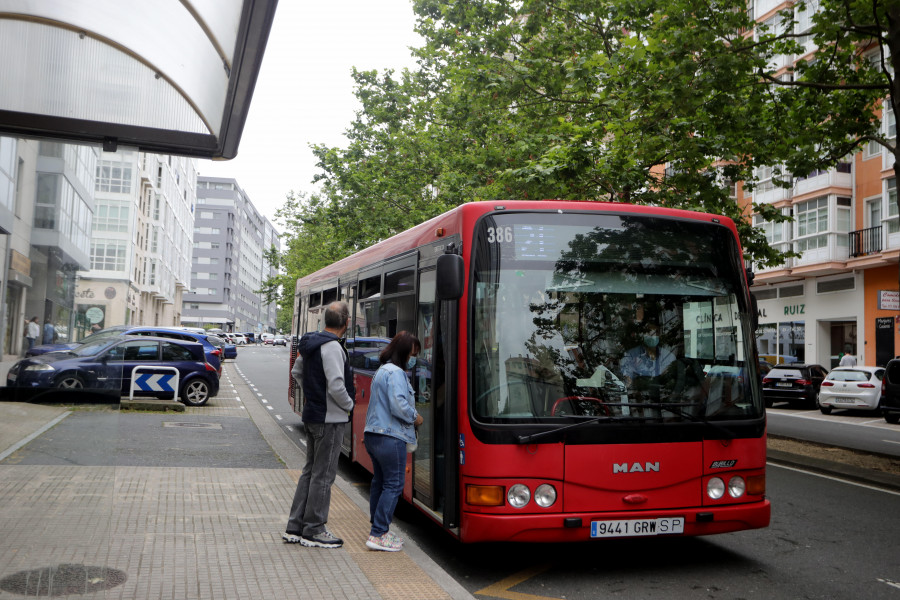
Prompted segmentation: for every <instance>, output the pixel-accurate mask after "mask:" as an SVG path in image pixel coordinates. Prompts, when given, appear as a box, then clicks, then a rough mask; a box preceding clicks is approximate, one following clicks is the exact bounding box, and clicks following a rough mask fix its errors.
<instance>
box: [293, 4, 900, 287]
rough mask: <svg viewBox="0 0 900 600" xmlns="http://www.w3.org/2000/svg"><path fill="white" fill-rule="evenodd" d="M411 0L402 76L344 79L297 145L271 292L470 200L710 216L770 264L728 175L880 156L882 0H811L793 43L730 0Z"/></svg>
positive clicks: (886, 85) (785, 19) (889, 16)
mask: <svg viewBox="0 0 900 600" xmlns="http://www.w3.org/2000/svg"><path fill="white" fill-rule="evenodd" d="M413 4H414V10H415V12H416V13H417V15H418V24H417V30H418V32H419V33H420V34H421V35H422V37H423V39H424V40H425V43H424V45H423V46H422V47H420V48H418V49H415V50H414V55H415V57H416V59H417V63H418V67H417V68H416V69H413V70H407V71H404V72H402V73H400V74H399V75H398V74H396V73H395V72H393V71H384V72H383V73H378V72H374V71H354V72H353V74H352V76H353V78H354V80H355V84H356V88H355V90H356V91H355V95H356V97H357V99H358V101H359V104H360V109H359V111H358V112H357V114H356V118H355V119H354V121H353V123H352V124H351V125H350V126H349V129H348V130H347V132H346V134H347V140H348V141H347V144H346V146H345V147H340V148H337V147H335V148H332V147H326V146H321V145H320V146H315V147H314V153H315V155H316V157H317V160H318V166H319V167H320V169H321V173H320V174H319V175H318V176H317V177H316V181H317V182H318V183H320V184H321V190H320V192H319V193H318V194H316V195H313V196H310V197H304V196H299V197H295V196H291V197H289V198H288V202H287V203H286V205H285V207H284V208H283V209H282V211H281V213H280V214H281V216H282V217H283V218H284V219H285V220H286V222H287V231H288V236H287V238H288V240H289V242H288V244H287V247H286V250H285V258H284V268H285V271H284V272H285V274H286V275H285V283H286V282H288V281H293V279H294V278H296V277H297V276H300V275H303V274H305V273H308V272H310V271H312V270H314V269H315V268H318V267H320V266H322V265H324V264H327V263H329V262H331V261H333V260H334V259H336V258H340V257H342V256H345V255H347V254H350V253H352V252H354V251H356V250H359V249H362V248H364V247H366V246H368V245H371V244H372V243H375V242H377V241H379V240H381V239H384V238H385V237H388V236H390V235H392V234H394V233H396V232H398V231H401V230H403V229H406V228H408V227H410V226H412V225H414V224H416V223H419V222H421V221H423V220H425V219H426V218H429V217H431V216H434V215H436V214H439V213H441V212H443V211H445V210H447V209H448V208H450V207H453V206H456V205H458V204H461V203H463V202H468V201H472V200H478V199H497V200H503V199H531V200H540V199H550V198H560V199H590V200H606V201H614V202H620V201H622V202H634V203H645V204H655V205H661V206H669V207H676V208H686V209H693V210H701V211H705V212H711V213H716V214H723V215H727V216H729V217H731V218H733V219H735V221H736V222H737V223H738V228H739V231H740V234H741V238H742V242H743V245H744V249H745V252H746V253H747V256H748V258H750V259H752V260H754V261H755V262H757V263H758V264H762V265H765V266H774V265H777V264H779V263H780V262H781V261H782V260H783V258H784V255H783V254H782V253H780V252H778V251H776V250H775V249H773V248H771V247H769V245H768V244H767V243H766V240H765V238H764V236H763V235H762V233H761V232H760V231H759V230H758V229H756V228H754V227H752V225H751V222H750V219H749V210H751V208H750V207H742V206H739V205H738V204H737V203H736V202H735V200H734V197H733V194H731V193H730V190H731V184H732V183H733V182H738V181H740V182H743V183H744V185H745V188H746V189H748V190H752V188H753V185H754V183H755V180H754V168H755V167H759V166H763V165H766V166H772V165H774V166H777V167H778V168H779V169H780V170H781V172H783V173H784V174H787V173H794V174H797V175H803V174H807V173H809V172H811V171H813V170H815V169H819V168H827V167H830V166H832V165H834V163H835V162H837V161H838V160H840V159H841V158H843V157H844V156H846V155H847V154H848V153H850V152H853V151H854V150H855V149H857V148H858V146H859V145H860V144H861V143H865V142H867V141H870V140H875V141H877V142H878V143H881V144H883V145H885V146H886V147H888V148H889V149H891V151H892V152H894V153H895V154H896V152H897V150H896V147H895V146H896V145H895V143H894V141H893V140H892V139H889V138H887V137H885V136H883V135H879V133H878V118H877V109H878V107H879V101H880V100H881V99H882V98H885V97H886V96H887V95H888V92H889V91H890V90H891V89H893V86H894V85H895V82H894V81H893V79H892V77H891V75H890V70H889V69H884V68H881V69H879V68H877V67H879V66H881V67H883V66H885V65H887V63H888V62H889V61H897V60H900V47H897V48H895V47H894V46H895V45H896V44H898V43H900V36H897V35H895V33H894V31H895V28H896V27H897V26H898V25H897V24H898V21H897V15H896V14H895V13H897V6H896V0H892V1H891V2H885V1H883V0H869V2H867V3H864V2H861V1H858V0H819V2H818V4H819V7H818V13H817V14H816V16H815V17H814V18H813V19H812V23H813V29H812V31H811V32H807V35H806V36H805V37H804V36H802V35H800V34H798V33H797V32H796V31H797V29H796V27H795V23H794V16H795V14H797V13H795V12H794V11H789V12H788V13H785V14H783V15H782V16H781V20H780V25H776V26H774V27H770V28H759V29H757V30H756V32H755V33H754V30H753V26H754V22H753V20H752V15H750V14H748V13H747V11H746V2H745V0H713V1H710V0H665V1H663V0H515V1H513V0H467V1H465V2H448V1H446V0H414V3H413ZM803 7H804V5H803V4H801V5H800V8H801V9H802V8H803ZM799 14H800V16H801V17H803V16H804V13H802V12H801V13H799ZM810 35H811V36H812V38H811V39H812V41H813V42H814V43H815V44H816V45H817V46H818V47H819V48H820V49H821V50H820V51H819V53H818V59H817V60H809V61H802V62H801V63H800V64H799V66H798V67H797V68H796V69H794V70H793V72H790V71H788V72H785V71H784V70H779V65H778V64H776V63H777V61H776V59H777V57H778V56H779V55H780V54H785V53H788V54H793V55H801V54H802V53H803V52H805V51H806V50H807V49H808V46H806V44H807V43H809V41H810V37H809V36H810ZM880 47H883V48H884V49H885V51H884V52H883V53H880V54H879V56H880V57H881V58H882V60H881V61H875V62H873V61H871V60H869V58H868V54H867V52H871V51H872V49H873V48H874V49H875V50H876V51H878V52H880V50H879V48H880ZM888 57H889V58H888ZM786 75H787V76H786ZM891 97H892V98H900V95H898V94H894V95H892V96H891ZM892 107H893V108H896V107H894V106H893V105H892ZM752 210H753V211H755V212H758V213H759V214H761V215H763V216H764V217H765V218H766V219H767V220H772V221H780V220H783V219H785V218H787V217H785V216H784V215H782V214H781V211H780V210H776V209H774V208H773V207H772V206H754V207H752ZM290 289H291V290H292V287H291V288H290Z"/></svg>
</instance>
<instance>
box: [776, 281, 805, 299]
mask: <svg viewBox="0 0 900 600" xmlns="http://www.w3.org/2000/svg"><path fill="white" fill-rule="evenodd" d="M802 295H803V284H802V283H801V284H800V285H787V286H785V287H783V288H779V289H778V297H779V298H793V297H795V296H802Z"/></svg>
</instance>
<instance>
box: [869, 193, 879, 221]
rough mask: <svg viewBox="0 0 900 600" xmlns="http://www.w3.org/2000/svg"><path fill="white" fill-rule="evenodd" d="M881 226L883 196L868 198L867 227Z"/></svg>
mask: <svg viewBox="0 0 900 600" xmlns="http://www.w3.org/2000/svg"><path fill="white" fill-rule="evenodd" d="M880 226H881V196H878V197H877V198H873V199H869V200H866V227H880Z"/></svg>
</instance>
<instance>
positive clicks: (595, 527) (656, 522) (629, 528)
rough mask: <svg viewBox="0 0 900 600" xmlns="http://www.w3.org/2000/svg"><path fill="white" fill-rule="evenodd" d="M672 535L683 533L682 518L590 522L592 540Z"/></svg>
mask: <svg viewBox="0 0 900 600" xmlns="http://www.w3.org/2000/svg"><path fill="white" fill-rule="evenodd" d="M673 533H684V517H660V518H658V519H628V520H623V521H591V537H592V538H607V537H627V536H636V535H670V534H673Z"/></svg>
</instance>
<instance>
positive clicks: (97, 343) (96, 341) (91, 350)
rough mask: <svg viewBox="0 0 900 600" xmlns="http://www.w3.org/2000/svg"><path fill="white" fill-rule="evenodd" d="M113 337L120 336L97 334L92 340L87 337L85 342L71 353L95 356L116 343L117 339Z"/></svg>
mask: <svg viewBox="0 0 900 600" xmlns="http://www.w3.org/2000/svg"><path fill="white" fill-rule="evenodd" d="M112 337H118V336H113V335H103V336H96V337H94V338H93V339H90V340H88V339H87V338H85V340H84V343H83V344H81V345H80V346H78V347H77V348H75V349H74V350H72V351H71V353H72V354H74V355H76V356H95V355H97V354H99V353H101V352H103V351H104V350H106V349H107V348H109V347H110V346H111V345H112V344H113V343H115V340H112V339H110V338H112Z"/></svg>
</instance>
